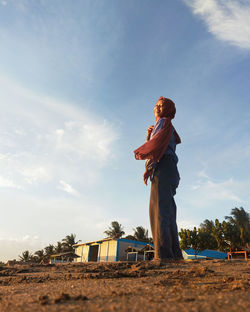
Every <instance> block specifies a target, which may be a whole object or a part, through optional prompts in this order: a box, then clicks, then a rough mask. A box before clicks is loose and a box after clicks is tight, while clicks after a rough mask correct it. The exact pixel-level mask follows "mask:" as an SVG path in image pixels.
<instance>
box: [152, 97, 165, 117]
mask: <svg viewBox="0 0 250 312" xmlns="http://www.w3.org/2000/svg"><path fill="white" fill-rule="evenodd" d="M165 110H166V105H165V104H164V103H163V102H162V101H158V102H156V104H155V106H154V115H155V119H156V120H158V119H160V118H162V117H163V116H164V115H165Z"/></svg>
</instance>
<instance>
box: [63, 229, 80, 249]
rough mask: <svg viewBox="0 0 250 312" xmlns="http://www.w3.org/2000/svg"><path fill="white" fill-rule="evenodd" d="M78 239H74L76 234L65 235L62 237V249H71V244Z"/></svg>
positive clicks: (75, 242)
mask: <svg viewBox="0 0 250 312" xmlns="http://www.w3.org/2000/svg"><path fill="white" fill-rule="evenodd" d="M78 242H79V241H76V234H72V233H71V234H70V235H67V236H65V238H63V239H62V247H63V250H64V251H73V250H74V248H73V245H75V244H77V243H78Z"/></svg>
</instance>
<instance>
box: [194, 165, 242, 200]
mask: <svg viewBox="0 0 250 312" xmlns="http://www.w3.org/2000/svg"><path fill="white" fill-rule="evenodd" d="M197 176H198V177H199V179H198V180H197V181H196V182H195V183H194V184H193V185H192V186H191V190H192V191H193V195H192V197H193V200H192V202H193V203H195V204H196V205H198V206H199V205H200V206H201V205H208V204H211V202H212V201H218V200H219V201H232V202H233V203H237V204H241V203H243V202H244V200H243V199H242V198H240V196H239V195H238V194H242V189H243V188H245V187H246V186H247V185H248V182H247V181H243V182H239V181H236V180H234V179H233V178H230V179H227V180H224V181H220V182H215V181H213V180H212V179H211V178H210V177H209V176H208V175H207V174H206V172H205V170H202V171H199V172H198V173H197Z"/></svg>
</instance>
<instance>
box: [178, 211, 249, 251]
mask: <svg viewBox="0 0 250 312" xmlns="http://www.w3.org/2000/svg"><path fill="white" fill-rule="evenodd" d="M225 219H226V220H228V221H225V220H224V221H223V222H220V221H219V220H218V219H215V221H212V220H208V219H206V220H204V221H203V223H201V225H200V228H198V230H197V229H196V228H194V229H193V230H186V229H181V231H180V232H179V236H180V239H181V240H180V247H181V249H189V248H190V247H192V248H193V249H194V250H196V251H197V253H198V251H201V250H204V249H214V250H220V251H226V250H228V249H242V248H244V247H246V246H248V244H249V243H250V222H249V213H247V212H246V211H245V210H244V208H242V207H241V208H234V209H232V211H231V216H226V217H225Z"/></svg>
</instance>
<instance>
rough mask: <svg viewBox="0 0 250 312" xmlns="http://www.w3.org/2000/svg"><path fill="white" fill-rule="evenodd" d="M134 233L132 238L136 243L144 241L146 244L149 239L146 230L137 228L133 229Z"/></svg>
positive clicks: (141, 227)
mask: <svg viewBox="0 0 250 312" xmlns="http://www.w3.org/2000/svg"><path fill="white" fill-rule="evenodd" d="M133 231H134V235H133V236H134V238H135V239H136V240H138V241H142V242H143V241H144V242H148V241H149V238H148V230H146V229H144V227H143V226H137V227H136V228H135V229H133Z"/></svg>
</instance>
